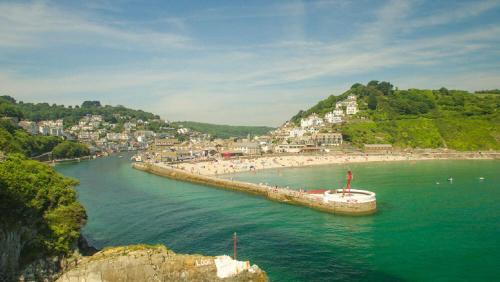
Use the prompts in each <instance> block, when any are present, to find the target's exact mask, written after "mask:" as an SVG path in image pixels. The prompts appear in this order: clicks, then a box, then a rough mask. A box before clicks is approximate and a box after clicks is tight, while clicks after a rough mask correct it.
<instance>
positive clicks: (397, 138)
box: [291, 81, 500, 150]
mask: <svg viewBox="0 0 500 282" xmlns="http://www.w3.org/2000/svg"><path fill="white" fill-rule="evenodd" d="M496 93H497V91H496V90H484V91H478V92H476V93H470V92H467V91H462V90H448V89H446V88H441V89H439V90H425V89H408V90H399V89H397V88H395V87H394V86H393V85H392V84H391V83H389V82H385V81H382V82H378V81H370V82H369V83H368V84H367V85H363V84H360V83H356V84H354V85H352V87H351V88H350V89H349V90H347V91H346V92H344V93H342V94H341V95H338V96H335V95H331V96H329V97H328V98H326V99H324V100H321V101H320V102H318V103H317V104H316V105H314V106H313V107H311V108H310V109H308V110H306V111H300V112H299V113H297V114H296V115H295V116H294V117H292V119H291V121H292V122H295V123H297V124H298V123H299V122H300V120H301V119H302V118H304V117H307V116H309V115H310V114H312V113H317V114H319V115H320V116H324V115H325V114H326V113H328V112H330V111H332V110H333V109H334V108H335V103H336V102H337V101H341V100H344V99H345V98H347V96H348V95H350V94H354V95H356V97H357V101H358V107H359V109H360V110H361V111H360V112H359V113H358V114H356V115H355V116H354V117H352V118H350V119H349V120H348V122H346V123H344V124H342V125H337V126H333V127H336V128H335V129H336V130H337V131H340V132H342V134H343V135H344V139H345V140H346V141H349V142H351V143H352V144H353V145H355V146H362V145H363V144H367V143H391V144H393V145H394V146H396V147H400V148H408V147H410V148H440V147H446V148H450V149H455V150H488V149H497V150H498V149H500V114H499V112H498V109H499V108H500V95H498V94H496Z"/></svg>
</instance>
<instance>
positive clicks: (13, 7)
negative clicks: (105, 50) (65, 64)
mask: <svg viewBox="0 0 500 282" xmlns="http://www.w3.org/2000/svg"><path fill="white" fill-rule="evenodd" d="M190 42H191V39H190V38H189V37H187V36H184V35H179V34H172V33H163V32H155V31H150V30H131V29H126V28H118V27H114V26H112V25H109V24H106V23H102V22H99V21H97V20H92V19H90V18H89V17H86V16H85V15H83V14H79V13H77V12H75V11H69V10H64V9H61V8H58V7H53V6H50V5H48V4H45V3H43V2H34V3H30V4H21V3H0V47H43V46H50V45H52V44H56V45H57V44H61V43H78V44H84V45H91V46H94V47H95V46H105V47H113V48H130V47H128V46H131V45H132V46H134V47H137V46H140V47H141V48H154V49H157V48H169V47H170V48H171V47H176V48H179V47H187V46H188V45H189V43H190Z"/></svg>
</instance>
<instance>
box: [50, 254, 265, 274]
mask: <svg viewBox="0 0 500 282" xmlns="http://www.w3.org/2000/svg"><path fill="white" fill-rule="evenodd" d="M221 259H222V260H224V261H225V264H226V265H225V267H226V268H225V269H224V270H223V271H224V272H225V274H226V275H224V277H226V278H221V269H220V265H216V263H215V262H216V261H221ZM232 262H234V265H235V266H238V267H237V268H234V269H231V267H229V268H228V267H227V266H228V263H229V265H231V263H232ZM242 265H243V266H245V265H247V266H248V267H244V268H241V266H242ZM228 271H229V272H231V271H233V273H232V274H231V275H229V276H228V275H227V274H228ZM57 281H58V282H77V281H86V282H88V281H268V279H267V275H266V273H265V272H264V271H262V270H261V269H260V268H259V267H257V266H256V265H253V266H251V267H250V264H249V263H248V262H237V261H233V260H231V259H229V260H228V257H217V258H215V257H209V256H202V255H184V254H176V253H174V252H173V251H171V250H168V249H167V248H166V247H164V246H161V245H158V246H146V245H133V246H126V247H114V248H107V249H104V250H102V251H100V252H97V253H96V254H94V255H92V256H88V257H81V258H80V259H79V260H76V261H75V262H74V265H73V266H71V265H67V267H66V271H65V272H64V273H62V275H61V276H60V277H59V278H58V280H57Z"/></svg>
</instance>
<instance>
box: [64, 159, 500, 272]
mask: <svg viewBox="0 0 500 282" xmlns="http://www.w3.org/2000/svg"><path fill="white" fill-rule="evenodd" d="M56 169H57V170H58V171H60V172H61V173H63V174H65V175H67V176H71V177H74V178H77V179H79V180H80V182H81V184H80V186H79V187H78V188H77V190H78V193H79V199H80V201H81V202H82V203H83V205H84V206H85V208H86V209H87V213H88V215H89V221H88V223H87V225H86V227H85V229H84V234H85V235H86V236H87V237H88V239H89V240H90V241H91V242H92V243H93V244H94V245H96V246H97V247H104V246H110V245H123V244H135V243H149V244H156V243H162V244H165V245H167V246H168V247H169V248H171V249H173V250H174V251H176V252H181V253H201V254H205V255H220V254H232V241H231V236H232V234H233V232H237V233H238V237H239V243H238V244H239V245H238V256H239V257H238V258H239V259H248V260H250V261H251V262H252V263H256V264H258V265H259V266H260V267H261V268H263V269H264V270H265V271H267V273H268V274H269V276H270V278H271V280H272V281H334V280H344V281H359V280H365V281H368V280H371V281H401V280H408V281H429V280H432V281H493V280H498V277H500V268H499V265H500V205H499V201H500V161H424V162H417V163H412V162H396V163H368V164H351V165H348V166H347V165H336V166H323V167H314V168H312V167H311V168H293V169H281V170H268V171H259V172H257V173H255V174H253V173H243V174H238V175H235V176H232V177H233V178H235V179H239V180H245V181H253V182H257V183H258V182H268V183H270V184H276V185H280V186H287V185H288V186H290V187H294V188H306V189H312V188H331V187H341V184H342V183H343V181H344V180H343V179H344V178H345V176H344V175H345V172H346V170H347V169H351V170H352V171H353V173H354V183H353V184H354V185H353V186H354V187H355V188H361V189H367V190H371V191H374V192H376V193H377V199H378V201H377V203H378V207H379V211H378V213H377V214H375V215H373V216H367V217H346V216H336V215H331V214H326V213H322V212H317V211H314V210H311V209H307V208H304V207H298V206H291V205H286V204H281V203H276V202H271V201H268V200H265V199H263V198H261V197H258V196H251V195H246V194H242V193H238V192H231V191H225V190H219V189H214V188H210V187H206V186H201V185H194V184H190V183H185V182H179V181H173V180H169V179H166V178H162V177H159V176H155V175H151V174H147V173H144V172H141V171H136V170H134V169H132V168H131V167H130V163H129V161H128V158H127V156H125V157H124V158H118V157H117V156H113V157H109V158H104V159H98V160H93V161H87V162H81V163H77V164H65V165H59V166H57V167H56ZM449 176H452V177H453V179H454V181H453V183H449V182H448V181H447V180H446V179H447V178H448V177H449ZM481 176H482V177H485V180H484V181H480V180H479V177H481ZM436 182H440V184H436Z"/></svg>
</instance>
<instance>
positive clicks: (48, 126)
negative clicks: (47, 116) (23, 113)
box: [18, 119, 64, 136]
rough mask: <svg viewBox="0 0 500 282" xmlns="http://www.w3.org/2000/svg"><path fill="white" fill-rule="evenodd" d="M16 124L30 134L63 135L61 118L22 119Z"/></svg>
mask: <svg viewBox="0 0 500 282" xmlns="http://www.w3.org/2000/svg"><path fill="white" fill-rule="evenodd" d="M18 125H19V126H20V127H22V128H23V129H24V130H26V131H27V132H28V133H29V134H32V135H36V134H41V135H52V136H64V127H63V120H62V119H58V120H44V121H40V122H34V121H29V120H22V121H20V122H19V123H18Z"/></svg>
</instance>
